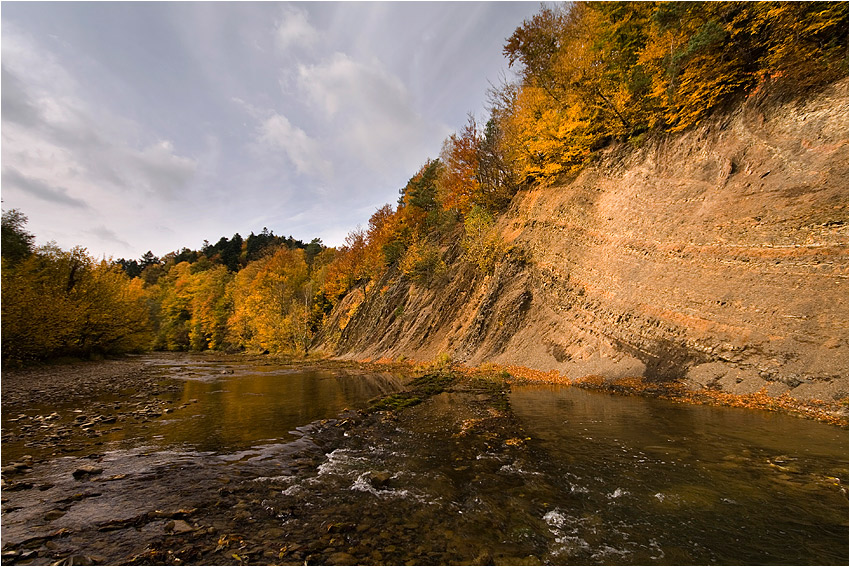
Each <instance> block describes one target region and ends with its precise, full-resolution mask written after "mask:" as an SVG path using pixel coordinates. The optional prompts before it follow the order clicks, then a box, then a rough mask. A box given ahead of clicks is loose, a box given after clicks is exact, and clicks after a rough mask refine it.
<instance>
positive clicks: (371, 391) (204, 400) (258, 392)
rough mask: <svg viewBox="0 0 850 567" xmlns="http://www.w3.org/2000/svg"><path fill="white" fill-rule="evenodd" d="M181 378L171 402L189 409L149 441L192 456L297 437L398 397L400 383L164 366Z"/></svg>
mask: <svg viewBox="0 0 850 567" xmlns="http://www.w3.org/2000/svg"><path fill="white" fill-rule="evenodd" d="M160 366H161V367H162V368H163V370H165V371H167V373H168V375H170V376H171V377H175V378H181V379H183V380H184V386H183V388H182V390H180V391H179V394H178V396H177V397H176V398H175V399H174V403H175V404H183V405H185V404H189V405H188V407H187V408H186V409H185V410H182V411H176V412H174V414H172V415H171V416H168V418H167V419H162V420H160V421H159V423H158V424H159V431H158V432H156V433H154V437H153V439H152V440H153V441H154V442H155V443H156V444H158V445H164V446H169V447H170V446H177V445H179V446H183V447H186V448H191V449H194V450H197V451H215V452H220V453H223V452H230V451H238V450H241V449H247V448H250V447H252V446H256V445H262V444H265V443H279V442H282V441H284V442H285V441H287V440H291V439H296V438H298V437H300V434H298V433H296V431H295V430H296V429H297V428H298V427H301V426H305V425H307V424H309V423H312V422H314V421H316V420H320V419H328V418H332V417H335V416H336V415H338V414H339V413H340V412H342V411H343V410H345V409H348V408H352V409H358V408H362V407H365V406H366V405H367V403H368V401H369V400H371V399H373V398H376V397H380V396H384V395H386V394H389V393H391V392H396V391H398V390H400V389H401V388H402V387H403V384H404V380H403V379H402V378H400V377H398V376H396V375H394V374H391V373H376V372H362V371H355V370H351V369H348V370H346V369H335V370H325V369H315V368H306V369H304V368H281V367H278V366H275V365H262V366H260V365H241V364H228V365H224V364H221V363H215V362H213V363H204V362H197V361H195V360H193V359H188V358H187V359H186V362H185V363H184V364H182V365H179V366H174V365H173V364H172V363H171V362H170V361H168V360H165V361H163V362H162V363H161V364H160Z"/></svg>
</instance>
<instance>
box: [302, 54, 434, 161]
mask: <svg viewBox="0 0 850 567" xmlns="http://www.w3.org/2000/svg"><path fill="white" fill-rule="evenodd" d="M297 81H298V87H299V89H300V91H301V93H302V94H303V97H304V99H305V100H306V101H308V102H310V103H311V104H312V105H313V107H314V108H316V109H318V110H319V111H320V112H321V117H322V118H324V120H325V121H326V122H327V123H328V124H329V125H331V126H332V128H333V130H334V131H335V132H337V134H336V136H337V137H338V140H339V141H340V142H341V143H342V144H343V145H344V146H345V149H346V150H347V151H348V152H350V153H351V154H353V155H354V156H356V157H357V158H359V159H360V160H362V161H364V162H366V163H367V164H368V165H369V166H370V167H372V168H373V169H374V170H379V171H380V170H383V169H385V168H386V167H387V166H388V165H390V164H394V163H395V164H397V163H398V162H399V157H400V155H407V154H410V153H419V154H420V159H421V160H423V161H424V158H425V157H426V156H423V155H421V152H422V149H423V146H424V145H425V143H426V140H430V139H433V138H434V133H435V127H434V125H433V124H429V123H427V122H426V121H425V120H424V119H423V118H422V116H421V115H420V114H419V113H418V112H417V111H416V110H415V108H414V104H413V98H412V96H411V93H410V92H409V91H408V89H407V88H406V87H405V86H404V83H403V82H402V81H401V80H400V79H399V78H398V77H396V76H394V75H393V74H391V73H389V72H388V71H386V69H384V67H383V66H382V65H381V64H380V62H378V61H377V60H372V61H370V62H368V63H364V62H361V61H356V60H354V59H352V58H351V57H350V56H348V55H346V54H344V53H335V54H334V55H333V56H331V57H330V58H328V59H326V60H325V61H323V62H321V63H319V64H316V65H300V66H299V68H298V79H297Z"/></svg>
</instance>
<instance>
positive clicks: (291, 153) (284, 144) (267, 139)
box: [259, 112, 332, 177]
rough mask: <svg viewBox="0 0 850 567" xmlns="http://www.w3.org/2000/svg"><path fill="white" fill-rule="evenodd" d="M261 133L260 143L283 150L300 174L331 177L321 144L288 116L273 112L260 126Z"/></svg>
mask: <svg viewBox="0 0 850 567" xmlns="http://www.w3.org/2000/svg"><path fill="white" fill-rule="evenodd" d="M259 131H260V136H259V140H260V142H261V143H262V144H263V145H265V146H267V147H269V148H278V149H281V150H283V151H284V152H285V153H286V156H287V157H288V158H289V160H290V161H291V162H292V164H293V165H294V166H295V169H297V170H298V172H299V173H302V174H305V175H318V176H323V177H324V176H328V175H330V173H331V169H332V166H331V162H330V161H328V160H327V159H325V158H323V157H322V152H321V148H320V146H319V143H318V142H317V141H316V140H314V139H313V138H311V137H310V136H308V135H307V133H306V132H304V130H302V129H301V128H298V127H297V126H294V125H293V124H292V123H291V122H290V121H289V119H288V118H287V117H286V116H284V115H282V114H278V113H277V112H273V113H272V114H271V115H270V116H269V117H267V118H266V119H265V120H263V122H262V123H261V124H260V128H259Z"/></svg>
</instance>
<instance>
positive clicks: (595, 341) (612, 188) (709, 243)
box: [320, 80, 848, 399]
mask: <svg viewBox="0 0 850 567" xmlns="http://www.w3.org/2000/svg"><path fill="white" fill-rule="evenodd" d="M847 103H848V100H847V81H846V80H844V81H841V82H839V83H837V84H835V85H833V86H832V87H830V88H829V89H827V90H826V91H824V92H822V93H819V94H818V95H817V96H814V97H811V98H810V99H808V100H806V101H794V102H781V101H777V100H771V99H770V98H769V97H768V98H762V99H761V100H759V97H758V96H754V97H751V99H750V100H749V101H747V102H746V103H745V104H743V105H742V106H740V107H739V108H738V109H737V110H736V111H734V112H732V113H730V114H725V115H722V116H718V117H715V118H714V119H712V120H710V121H708V122H706V123H705V124H704V125H702V126H701V127H699V128H696V129H694V130H691V131H688V132H685V133H682V134H676V135H670V136H667V137H666V138H664V139H660V140H654V141H652V142H650V143H647V144H646V145H645V146H644V147H641V148H632V147H624V146H619V147H614V148H610V149H608V150H607V151H606V152H605V153H604V154H603V155H602V156H601V158H600V159H599V160H598V162H597V163H596V164H595V165H594V166H592V167H589V168H587V169H586V170H585V171H583V172H582V173H581V174H580V175H579V176H578V177H576V178H574V179H572V180H569V181H568V182H566V183H564V184H562V185H561V186H558V187H549V188H537V189H533V190H530V191H524V192H521V193H520V194H518V195H517V197H516V198H515V199H514V202H513V204H512V207H511V210H510V211H509V212H508V213H507V214H506V215H504V216H503V218H502V219H501V220H500V222H501V225H500V227H501V229H502V234H503V238H504V239H505V240H506V242H508V243H509V244H510V245H511V246H512V248H511V253H510V254H509V256H508V258H507V260H506V261H504V262H503V263H502V264H500V265H499V266H498V267H497V270H496V273H495V274H494V275H493V276H491V277H489V278H482V277H480V276H476V274H475V272H474V270H473V269H472V267H471V266H469V265H466V264H465V263H464V262H462V261H461V260H460V259H459V258H458V257H457V256H458V250H456V249H454V250H450V251H448V252H449V254H448V255H449V256H450V258H449V260H448V261H449V262H450V266H451V268H452V269H451V279H450V281H449V282H448V283H445V284H444V285H434V286H432V287H431V288H423V287H419V286H415V285H411V284H410V282H407V281H405V280H404V278H401V279H399V278H398V276H397V275H395V276H394V275H393V274H389V275H388V276H387V277H386V278H385V280H384V281H382V282H380V283H379V284H378V285H376V286H374V288H373V289H372V290H370V291H369V292H368V293H367V294H366V296H365V298H364V295H363V293H362V291H358V292H356V293H352V294H349V296H348V297H347V298H346V299H345V300H344V302H343V303H342V304H341V306H340V308H339V309H338V310H337V312H336V313H335V317H336V319H335V322H334V323H335V328H336V329H337V330H338V334H334V333H333V332H331V333H329V334H328V335H327V336H325V337H323V340H322V344H321V345H320V347H321V348H324V349H326V350H331V351H334V352H336V354H338V355H342V356H345V357H351V358H367V357H368V358H379V357H391V358H396V357H399V356H402V355H404V356H408V357H411V358H416V359H423V360H424V359H429V358H433V357H434V356H436V355H437V354H438V353H440V352H446V353H450V354H452V355H453V356H454V358H455V359H457V360H462V361H465V362H467V363H470V364H477V363H480V362H483V361H494V362H497V363H503V364H517V365H523V366H528V367H531V368H536V369H539V370H544V371H548V370H551V369H557V370H559V371H560V372H562V373H564V374H566V375H567V376H569V377H571V378H578V377H581V376H584V375H588V374H599V375H602V376H605V377H608V378H616V377H622V376H629V375H645V376H647V377H649V378H653V379H678V380H684V381H685V382H686V383H687V384H688V385H689V386H690V387H692V388H694V389H700V388H708V387H710V388H721V389H723V390H726V391H729V392H733V393H752V392H755V391H758V390H760V389H761V388H766V391H767V392H768V394H770V395H774V396H776V395H781V394H782V393H784V392H789V393H790V395H792V396H794V397H797V398H801V399H839V398H843V397H846V396H847V389H848V387H847V382H848V241H847V235H848V233H847V221H848V108H847ZM452 260H453V261H452ZM349 317H350V320H348V319H349ZM343 323H345V324H343Z"/></svg>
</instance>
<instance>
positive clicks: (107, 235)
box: [86, 225, 130, 248]
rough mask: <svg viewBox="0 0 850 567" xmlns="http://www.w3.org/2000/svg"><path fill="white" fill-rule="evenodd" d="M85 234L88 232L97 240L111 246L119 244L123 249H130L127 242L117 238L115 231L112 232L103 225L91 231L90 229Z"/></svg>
mask: <svg viewBox="0 0 850 567" xmlns="http://www.w3.org/2000/svg"><path fill="white" fill-rule="evenodd" d="M86 232H88V233H89V234H91V235H92V236H94V237H95V238H97V239H98V240H101V241H103V242H107V243H109V244H111V245H114V244H120V245H121V246H123V247H125V248H130V244H129V243H128V242H126V241H125V240H122V239H121V237H120V236H118V234H117V233H115V231H112V230H110V229H108V228H106V227H105V226H103V225H100V226H97V227H95V228H92V229H90V230H88V231H86Z"/></svg>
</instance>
